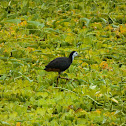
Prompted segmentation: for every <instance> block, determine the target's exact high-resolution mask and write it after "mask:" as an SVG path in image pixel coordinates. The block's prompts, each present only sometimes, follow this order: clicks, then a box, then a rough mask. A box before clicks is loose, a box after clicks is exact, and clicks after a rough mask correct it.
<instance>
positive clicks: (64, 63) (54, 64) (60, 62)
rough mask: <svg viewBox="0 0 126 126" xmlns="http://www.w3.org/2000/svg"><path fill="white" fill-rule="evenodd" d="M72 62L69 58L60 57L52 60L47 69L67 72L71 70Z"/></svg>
mask: <svg viewBox="0 0 126 126" xmlns="http://www.w3.org/2000/svg"><path fill="white" fill-rule="evenodd" d="M70 64H71V62H70V60H69V58H67V57H58V58H56V59H54V60H52V61H51V62H50V63H49V64H48V65H47V66H46V69H50V68H51V69H60V71H65V70H66V69H67V68H69V66H70Z"/></svg>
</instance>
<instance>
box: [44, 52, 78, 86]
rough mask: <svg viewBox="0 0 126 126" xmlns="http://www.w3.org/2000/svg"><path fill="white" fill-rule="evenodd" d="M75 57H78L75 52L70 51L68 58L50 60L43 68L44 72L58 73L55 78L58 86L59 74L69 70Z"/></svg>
mask: <svg viewBox="0 0 126 126" xmlns="http://www.w3.org/2000/svg"><path fill="white" fill-rule="evenodd" d="M75 56H78V53H77V52H76V51H72V52H71V53H70V55H69V57H58V58H56V59H54V60H52V61H51V62H50V63H49V64H48V65H47V66H45V69H44V70H46V71H53V72H58V73H59V75H58V77H57V84H58V79H59V78H61V77H60V74H61V72H63V71H65V70H66V69H68V68H69V66H70V65H71V63H72V61H73V59H74V57H75ZM62 79H67V80H68V78H62Z"/></svg>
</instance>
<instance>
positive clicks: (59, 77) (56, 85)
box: [56, 73, 60, 87]
mask: <svg viewBox="0 0 126 126" xmlns="http://www.w3.org/2000/svg"><path fill="white" fill-rule="evenodd" d="M59 78H60V73H59V75H58V77H57V83H56V87H57V85H58V79H59Z"/></svg>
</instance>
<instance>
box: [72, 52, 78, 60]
mask: <svg viewBox="0 0 126 126" xmlns="http://www.w3.org/2000/svg"><path fill="white" fill-rule="evenodd" d="M76 56H78V53H77V52H74V53H73V55H72V61H73V59H74V57H76Z"/></svg>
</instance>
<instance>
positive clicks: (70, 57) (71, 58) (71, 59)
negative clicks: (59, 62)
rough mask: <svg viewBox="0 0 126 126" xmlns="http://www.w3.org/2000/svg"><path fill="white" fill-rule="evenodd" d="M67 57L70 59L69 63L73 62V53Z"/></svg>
mask: <svg viewBox="0 0 126 126" xmlns="http://www.w3.org/2000/svg"><path fill="white" fill-rule="evenodd" d="M69 59H70V61H71V63H72V62H73V59H74V56H73V55H72V56H71V55H70V56H69Z"/></svg>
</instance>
